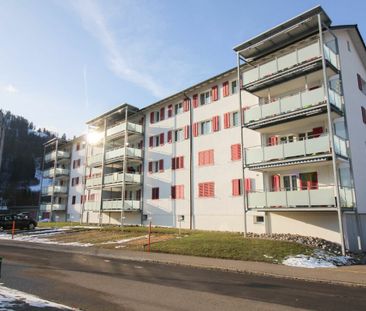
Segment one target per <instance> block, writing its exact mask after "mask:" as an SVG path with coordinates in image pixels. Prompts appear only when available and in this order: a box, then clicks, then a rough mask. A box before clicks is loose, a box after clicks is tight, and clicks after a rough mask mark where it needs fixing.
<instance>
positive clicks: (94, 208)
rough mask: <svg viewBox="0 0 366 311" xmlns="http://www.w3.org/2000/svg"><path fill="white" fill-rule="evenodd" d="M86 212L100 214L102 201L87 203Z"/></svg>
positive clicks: (85, 205)
mask: <svg viewBox="0 0 366 311" xmlns="http://www.w3.org/2000/svg"><path fill="white" fill-rule="evenodd" d="M84 210H85V211H91V212H98V211H99V210H100V201H87V202H85V203H84Z"/></svg>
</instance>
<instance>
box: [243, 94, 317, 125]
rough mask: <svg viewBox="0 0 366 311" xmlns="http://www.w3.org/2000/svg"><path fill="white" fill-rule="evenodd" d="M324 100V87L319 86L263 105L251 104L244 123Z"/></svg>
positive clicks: (309, 105)
mask: <svg viewBox="0 0 366 311" xmlns="http://www.w3.org/2000/svg"><path fill="white" fill-rule="evenodd" d="M323 102H324V89H323V87H319V88H317V89H314V90H311V91H303V92H299V93H296V94H293V95H290V96H285V97H281V98H278V99H277V100H275V101H273V102H271V103H268V104H262V105H256V106H251V107H249V108H248V109H247V110H245V112H244V123H245V124H248V123H250V122H255V121H258V120H261V119H265V118H269V117H274V116H277V115H281V114H285V113H289V112H292V111H296V110H299V109H303V108H308V107H311V106H316V105H318V104H320V103H323Z"/></svg>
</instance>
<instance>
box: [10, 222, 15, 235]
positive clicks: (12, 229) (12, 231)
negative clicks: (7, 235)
mask: <svg viewBox="0 0 366 311" xmlns="http://www.w3.org/2000/svg"><path fill="white" fill-rule="evenodd" d="M14 233H15V219H14V220H13V227H12V228H11V239H12V240H14Z"/></svg>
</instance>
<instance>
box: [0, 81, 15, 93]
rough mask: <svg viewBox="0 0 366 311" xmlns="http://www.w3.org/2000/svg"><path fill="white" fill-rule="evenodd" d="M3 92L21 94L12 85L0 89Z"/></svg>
mask: <svg viewBox="0 0 366 311" xmlns="http://www.w3.org/2000/svg"><path fill="white" fill-rule="evenodd" d="M0 90H1V92H4V93H10V94H15V93H19V90H18V89H17V88H16V87H15V86H14V85H13V84H11V83H9V84H6V85H4V86H1V87H0Z"/></svg>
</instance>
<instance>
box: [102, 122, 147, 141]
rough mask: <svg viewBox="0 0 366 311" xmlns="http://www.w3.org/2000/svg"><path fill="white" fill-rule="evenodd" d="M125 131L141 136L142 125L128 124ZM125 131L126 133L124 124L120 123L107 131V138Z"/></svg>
mask: <svg viewBox="0 0 366 311" xmlns="http://www.w3.org/2000/svg"><path fill="white" fill-rule="evenodd" d="M127 130H128V131H130V132H135V133H139V134H142V125H140V124H135V123H131V122H128V123H127ZM125 131H126V122H122V123H119V124H117V125H114V126H113V127H110V128H109V129H107V137H109V136H112V135H116V134H120V133H123V132H125Z"/></svg>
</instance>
